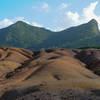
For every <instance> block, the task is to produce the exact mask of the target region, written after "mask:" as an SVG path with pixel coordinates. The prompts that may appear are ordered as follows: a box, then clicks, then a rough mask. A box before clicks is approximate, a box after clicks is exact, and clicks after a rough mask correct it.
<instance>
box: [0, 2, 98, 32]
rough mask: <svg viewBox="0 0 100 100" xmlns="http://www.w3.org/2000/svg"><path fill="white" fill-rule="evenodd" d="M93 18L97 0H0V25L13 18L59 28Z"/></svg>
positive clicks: (9, 23) (11, 20) (96, 9)
mask: <svg viewBox="0 0 100 100" xmlns="http://www.w3.org/2000/svg"><path fill="white" fill-rule="evenodd" d="M93 18H94V19H96V20H97V21H98V23H99V26H100V0H0V28H4V27H7V26H9V25H11V24H13V23H15V22H16V21H24V22H26V23H28V24H31V25H33V26H38V27H45V28H47V29H50V30H54V31H60V30H63V29H66V28H69V27H71V26H76V25H79V24H82V23H86V22H88V21H90V20H91V19H93Z"/></svg>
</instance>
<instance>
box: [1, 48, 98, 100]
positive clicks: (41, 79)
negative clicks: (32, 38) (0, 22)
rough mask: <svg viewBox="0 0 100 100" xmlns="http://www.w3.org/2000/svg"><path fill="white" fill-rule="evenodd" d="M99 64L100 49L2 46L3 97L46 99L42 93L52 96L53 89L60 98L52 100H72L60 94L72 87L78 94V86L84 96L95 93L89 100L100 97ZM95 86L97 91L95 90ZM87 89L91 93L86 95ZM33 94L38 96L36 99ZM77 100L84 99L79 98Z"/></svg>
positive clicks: (79, 91) (6, 98) (71, 89)
mask: <svg viewBox="0 0 100 100" xmlns="http://www.w3.org/2000/svg"><path fill="white" fill-rule="evenodd" d="M99 64H100V51H99V50H96V49H87V50H69V49H48V50H44V49H42V50H40V51H31V50H26V49H22V48H12V47H1V48H0V100H16V99H19V100H22V99H24V100H35V99H36V96H38V100H44V99H39V98H43V97H41V96H40V95H42V94H41V93H43V95H44V96H45V97H46V98H48V95H47V94H48V91H49V90H50V89H52V91H53V92H50V95H53V93H56V95H57V96H56V97H57V98H59V99H57V98H56V97H55V98H56V99H53V97H52V98H51V99H50V100H70V99H68V98H67V97H68V94H65V95H64V97H65V96H66V98H67V99H64V98H63V97H62V96H61V97H62V99H60V98H61V97H58V95H59V96H60V93H61V89H63V91H66V92H68V89H70V91H72V92H71V93H72V96H75V95H77V94H75V93H76V92H75V91H77V90H76V89H81V90H78V93H80V95H84V97H83V98H87V97H88V96H89V97H91V96H92V97H91V98H89V99H93V98H94V97H95V98H97V100H99V99H100V98H99V96H98V95H96V94H98V93H99V92H100V91H99V89H100V76H99V75H100V67H99ZM65 89H66V90H65ZM91 89H92V90H93V91H95V90H96V91H97V92H96V91H95V92H91V91H92V90H91ZM45 91H47V92H45ZM50 91H51V90H50ZM54 91H57V92H54ZM82 91H83V92H82ZM85 91H87V92H86V93H87V95H85ZM74 92H75V93H74ZM81 92H82V93H81ZM92 93H94V94H92ZM90 95H91V96H90ZM10 97H11V98H10ZM33 97H34V99H32V98H33ZM26 98H27V99H26ZM89 99H85V100H89ZM36 100H37V99H36ZM45 100H48V99H45ZM71 100H74V99H71ZM75 100H84V99H81V98H80V97H79V99H75ZM93 100H94V99H93ZM95 100H96V99H95Z"/></svg>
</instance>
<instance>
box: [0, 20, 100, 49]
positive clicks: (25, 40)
mask: <svg viewBox="0 0 100 100" xmlns="http://www.w3.org/2000/svg"><path fill="white" fill-rule="evenodd" d="M0 46H14V47H21V48H28V49H35V50H38V49H40V48H53V47H56V48H57V47H58V48H80V47H95V46H100V32H99V29H98V24H97V22H96V20H94V19H93V20H91V21H90V22H88V23H86V24H82V25H79V26H76V27H71V28H69V29H66V30H64V31H60V32H52V31H50V30H46V29H44V28H38V27H34V26H31V25H28V24H26V23H24V22H21V21H18V22H17V23H15V24H13V25H11V26H9V27H7V28H4V29H0Z"/></svg>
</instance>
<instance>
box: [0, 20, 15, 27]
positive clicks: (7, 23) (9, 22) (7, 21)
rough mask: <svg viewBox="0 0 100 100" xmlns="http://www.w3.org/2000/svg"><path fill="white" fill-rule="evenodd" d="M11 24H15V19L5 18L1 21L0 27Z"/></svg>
mask: <svg viewBox="0 0 100 100" xmlns="http://www.w3.org/2000/svg"><path fill="white" fill-rule="evenodd" d="M11 24H13V21H12V20H9V19H7V18H5V19H4V20H2V21H0V29H1V28H4V27H7V26H9V25H11Z"/></svg>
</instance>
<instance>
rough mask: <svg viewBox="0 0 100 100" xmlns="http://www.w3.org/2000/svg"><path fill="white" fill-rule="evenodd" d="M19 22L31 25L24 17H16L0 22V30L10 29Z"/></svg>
mask: <svg viewBox="0 0 100 100" xmlns="http://www.w3.org/2000/svg"><path fill="white" fill-rule="evenodd" d="M17 21H23V22H25V23H27V24H30V23H29V22H28V21H27V20H25V18H24V17H15V18H13V19H8V18H5V19H3V20H2V21H0V29H1V28H5V27H8V26H9V25H11V24H14V23H15V22H17Z"/></svg>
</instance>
